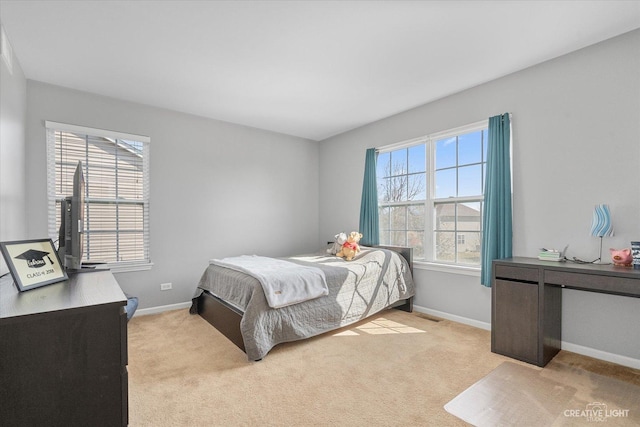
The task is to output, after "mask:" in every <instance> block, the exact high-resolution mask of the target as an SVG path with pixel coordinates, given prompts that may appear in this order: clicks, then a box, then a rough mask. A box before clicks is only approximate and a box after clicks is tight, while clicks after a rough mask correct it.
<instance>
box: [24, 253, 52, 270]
mask: <svg viewBox="0 0 640 427" xmlns="http://www.w3.org/2000/svg"><path fill="white" fill-rule="evenodd" d="M44 258H47V259H48V260H49V262H50V263H51V265H53V261H52V260H51V258H49V252H44V251H39V250H37V249H29V250H28V251H25V252H23V253H21V254H20V255H18V256H17V257H15V259H24V260H26V261H27V265H28V266H29V267H31V268H40V267H44V266H45V265H46V264H47V263H46V261H45V260H44Z"/></svg>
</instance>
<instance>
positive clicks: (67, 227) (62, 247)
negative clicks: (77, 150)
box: [58, 162, 84, 270]
mask: <svg viewBox="0 0 640 427" xmlns="http://www.w3.org/2000/svg"><path fill="white" fill-rule="evenodd" d="M60 211H61V212H60V213H61V218H60V231H59V246H58V255H59V256H60V259H61V260H62V263H63V264H64V267H65V268H66V269H68V270H80V269H81V268H82V255H83V249H84V248H83V240H84V235H83V234H84V175H83V173H82V162H78V166H76V171H75V173H74V175H73V194H72V195H71V196H69V197H66V198H65V199H64V200H63V201H62V203H61V208H60Z"/></svg>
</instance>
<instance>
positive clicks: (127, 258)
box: [46, 122, 151, 271]
mask: <svg viewBox="0 0 640 427" xmlns="http://www.w3.org/2000/svg"><path fill="white" fill-rule="evenodd" d="M46 127H47V170H48V174H47V175H48V198H49V207H48V209H49V235H50V236H51V237H52V238H53V239H54V240H57V239H58V228H59V226H60V203H61V200H62V199H64V198H65V197H66V196H69V195H71V193H72V192H73V173H74V171H75V168H76V166H77V164H78V161H82V166H83V174H84V179H85V212H84V254H83V260H85V261H106V262H107V263H109V266H110V267H111V268H113V269H115V271H127V270H138V269H143V268H149V267H150V265H151V264H150V256H149V138H148V137H145V136H138V135H129V134H124V133H119V132H112V131H105V130H101V129H91V128H84V127H80V126H73V125H66V124H61V123H54V122H47V123H46Z"/></svg>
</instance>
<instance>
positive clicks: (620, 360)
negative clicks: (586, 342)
mask: <svg viewBox="0 0 640 427" xmlns="http://www.w3.org/2000/svg"><path fill="white" fill-rule="evenodd" d="M560 348H561V349H562V350H567V351H570V352H572V353H578V354H582V355H583V356H589V357H593V358H594V359H600V360H604V361H606V362H611V363H617V364H618V365H622V366H628V367H629V368H634V369H640V360H638V359H634V358H633V357H628V356H622V355H619V354H615V353H609V352H606V351H602V350H598V349H595V348H591V347H584V346H582V345H578V344H572V343H570V342H566V341H562V342H561V343H560Z"/></svg>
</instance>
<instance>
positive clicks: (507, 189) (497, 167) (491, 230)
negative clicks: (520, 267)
mask: <svg viewBox="0 0 640 427" xmlns="http://www.w3.org/2000/svg"><path fill="white" fill-rule="evenodd" d="M510 134H511V123H510V120H509V114H507V113H505V114H503V115H500V116H495V117H491V118H489V138H488V143H489V146H488V148H487V176H486V178H485V186H484V213H483V217H482V229H483V235H482V266H481V267H482V270H481V277H480V282H481V283H482V284H483V285H484V286H491V263H492V261H493V260H494V259H503V258H511V256H512V236H513V230H512V211H511V153H510V144H511V137H510Z"/></svg>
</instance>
